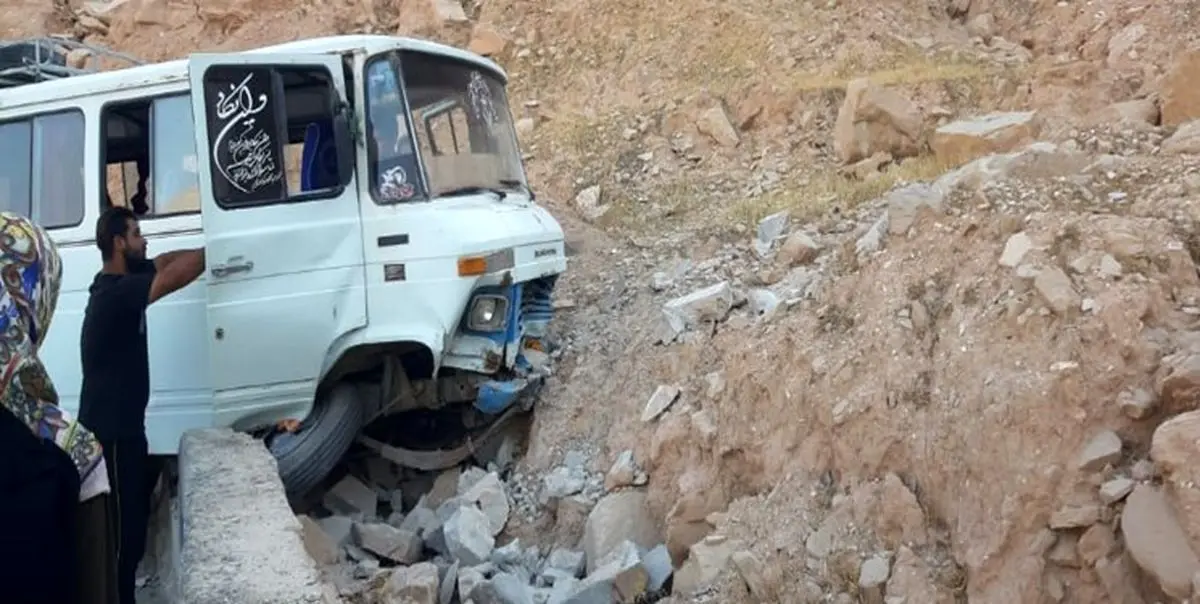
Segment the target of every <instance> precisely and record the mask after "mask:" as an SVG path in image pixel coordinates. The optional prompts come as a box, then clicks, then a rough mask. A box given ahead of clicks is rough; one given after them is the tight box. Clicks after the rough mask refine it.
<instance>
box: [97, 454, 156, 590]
mask: <svg viewBox="0 0 1200 604" xmlns="http://www.w3.org/2000/svg"><path fill="white" fill-rule="evenodd" d="M100 444H101V446H103V447H104V462H105V464H106V465H107V466H108V479H109V484H110V485H111V486H112V496H113V498H112V505H111V506H109V507H110V509H111V510H112V511H113V524H114V526H115V527H116V532H117V547H116V550H117V593H118V594H119V597H120V604H137V600H136V598H135V597H134V593H135V590H136V581H137V568H138V564H139V563H141V561H142V556H143V555H145V553H146V532H147V529H148V525H149V523H150V512H151V509H150V498H151V496H152V495H153V491H154V485H155V483H157V482H158V470H159V465H158V463H157V461H158V460H155V459H153V458H151V457H150V452H149V447H148V446H147V444H146V437H145V435H138V436H135V437H126V438H116V439H111V440H110V439H101V441H100Z"/></svg>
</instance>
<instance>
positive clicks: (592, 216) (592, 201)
mask: <svg viewBox="0 0 1200 604" xmlns="http://www.w3.org/2000/svg"><path fill="white" fill-rule="evenodd" d="M600 194H601V190H600V185H592V186H590V187H587V188H585V189H583V190H582V191H580V192H579V193H578V194H577V195H575V209H577V210H579V213H580V215H582V216H583V219H584V220H589V221H591V220H598V219H599V218H600V217H601V216H604V215H605V214H606V213H608V210H609V207H610V206H608V205H606V204H604V203H603V200H602V199H601V195H600Z"/></svg>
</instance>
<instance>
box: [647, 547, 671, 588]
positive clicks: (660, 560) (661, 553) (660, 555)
mask: <svg viewBox="0 0 1200 604" xmlns="http://www.w3.org/2000/svg"><path fill="white" fill-rule="evenodd" d="M642 566H643V567H645V569H646V575H647V576H648V577H649V581H650V582H649V585H648V587H647V588H648V589H649V590H650V591H658V590H660V589H662V588H663V586H664V585H666V584H667V580H668V579H670V578H671V575H672V574H674V572H675V567H674V566H673V564H672V563H671V552H670V550H668V549H667V546H666V545H665V544H659V545H658V546H656V547H655V548H654V549H652V550H650V551H648V552H646V555H644V556H642Z"/></svg>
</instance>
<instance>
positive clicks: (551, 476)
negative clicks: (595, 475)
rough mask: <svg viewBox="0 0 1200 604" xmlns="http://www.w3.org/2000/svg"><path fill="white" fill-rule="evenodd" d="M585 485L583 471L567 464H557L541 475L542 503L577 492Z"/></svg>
mask: <svg viewBox="0 0 1200 604" xmlns="http://www.w3.org/2000/svg"><path fill="white" fill-rule="evenodd" d="M586 486H587V476H586V475H585V473H584V472H582V471H580V470H577V469H575V468H571V467H569V466H559V467H557V468H554V469H553V470H551V471H550V472H548V473H547V474H546V475H545V476H543V477H542V493H541V502H542V504H547V503H550V502H551V501H554V500H556V499H562V498H564V497H569V496H571V495H574V494H576V493H579V492H580V491H582V490H583V488H584V487H586Z"/></svg>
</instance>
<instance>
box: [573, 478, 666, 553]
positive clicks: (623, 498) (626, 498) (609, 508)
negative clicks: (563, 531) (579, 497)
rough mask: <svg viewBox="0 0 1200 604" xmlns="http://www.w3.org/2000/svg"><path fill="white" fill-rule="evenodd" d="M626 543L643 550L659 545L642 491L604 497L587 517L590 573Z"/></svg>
mask: <svg viewBox="0 0 1200 604" xmlns="http://www.w3.org/2000/svg"><path fill="white" fill-rule="evenodd" d="M623 541H632V542H633V543H635V544H637V545H640V546H642V547H654V546H655V545H656V544H658V542H659V539H658V535H657V534H656V530H655V528H654V520H653V519H652V518H651V517H650V513H649V512H648V511H647V507H646V494H645V493H644V492H642V491H636V490H626V491H618V492H616V493H610V494H608V495H605V496H604V497H603V498H602V499H601V500H600V501H599V502H597V503H596V507H594V508H592V512H591V513H590V514H588V519H587V524H586V526H585V527H584V536H583V551H584V554H585V555H586V557H587V570H588V573H592V572H594V571H595V570H596V567H597V566H596V565H597V564H598V563H599V561H600V560H601V559H602V558H604V557H605V556H606V555H608V554H609V553H611V552H612V551H613V550H614V549H615V548H616V547H617V546H618V545H620V544H621V543H622V542H623Z"/></svg>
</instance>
